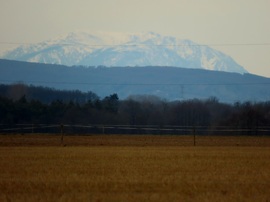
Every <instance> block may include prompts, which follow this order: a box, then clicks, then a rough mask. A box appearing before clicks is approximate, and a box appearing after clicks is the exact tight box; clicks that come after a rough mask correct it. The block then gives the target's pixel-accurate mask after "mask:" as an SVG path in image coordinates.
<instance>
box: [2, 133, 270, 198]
mask: <svg viewBox="0 0 270 202" xmlns="http://www.w3.org/2000/svg"><path fill="white" fill-rule="evenodd" d="M205 138H207V139H201V140H200V138H199V137H198V139H197V145H198V146H196V147H194V146H192V145H193V138H192V137H189V136H181V137H178V136H67V137H64V144H65V145H66V146H65V147H63V146H60V137H59V136H56V135H55V136H53V135H51V136H48V135H36V136H35V135H25V136H21V135H8V136H7V135H1V136H0V201H270V192H269V190H270V149H269V147H268V146H269V145H270V138H268V137H257V138H255V139H252V137H238V138H240V139H237V137H220V138H221V139H219V138H218V137H205ZM253 138H254V137H253ZM260 138H262V139H260ZM207 141H208V142H207ZM222 142H223V143H222ZM252 143H253V144H252ZM260 144H262V145H260Z"/></svg>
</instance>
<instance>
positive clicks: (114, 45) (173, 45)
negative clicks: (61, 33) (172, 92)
mask: <svg viewBox="0 0 270 202" xmlns="http://www.w3.org/2000/svg"><path fill="white" fill-rule="evenodd" d="M40 44H46V42H44V43H23V42H0V45H40ZM47 44H48V45H63V46H86V47H121V46H124V47H125V46H126V47H132V46H149V47H151V46H153V47H168V46H170V47H186V46H187V47H189V46H190V47H192V46H199V47H204V46H270V43H220V44H144V43H137V44H84V43H55V44H54V43H47Z"/></svg>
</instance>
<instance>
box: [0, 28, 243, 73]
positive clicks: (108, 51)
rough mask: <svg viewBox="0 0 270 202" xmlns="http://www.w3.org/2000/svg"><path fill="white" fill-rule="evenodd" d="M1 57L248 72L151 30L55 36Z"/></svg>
mask: <svg viewBox="0 0 270 202" xmlns="http://www.w3.org/2000/svg"><path fill="white" fill-rule="evenodd" d="M2 58H5V59H12V60H20V61H28V62H41V63H50V64H63V65H69V66H72V65H83V66H99V65H104V66H108V67H113V66H174V67H186V68H198V69H200V68H202V69H208V70H217V71H227V72H237V73H246V72H247V71H246V70H245V69H244V68H243V67H242V66H240V65H239V64H237V63H236V62H235V61H234V60H233V59H232V58H231V57H230V56H227V55H225V54H223V53H221V52H220V51H217V50H214V49H212V48H210V47H208V46H204V45H199V44H196V43H194V42H192V41H190V40H181V39H177V38H175V37H170V36H161V35H159V34H157V33H153V32H149V33H117V32H92V33H88V32H73V33H70V34H68V35H66V36H62V37H60V38H58V39H53V40H49V41H45V42H41V43H38V44H33V45H23V46H20V47H18V48H16V49H14V50H12V51H10V52H8V53H6V54H5V55H3V56H2Z"/></svg>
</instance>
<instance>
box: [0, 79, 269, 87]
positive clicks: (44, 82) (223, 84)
mask: <svg viewBox="0 0 270 202" xmlns="http://www.w3.org/2000/svg"><path fill="white" fill-rule="evenodd" d="M0 82H2V83H3V82H5V83H13V84H16V83H18V81H12V80H0ZM26 83H36V84H63V85H70V84H72V85H92V86H181V88H184V86H254V85H270V83H269V82H257V83H252V82H246V83H105V82H104V83H102V82H101V83H93V82H64V81H63V82H61V81H26ZM18 84H24V83H18Z"/></svg>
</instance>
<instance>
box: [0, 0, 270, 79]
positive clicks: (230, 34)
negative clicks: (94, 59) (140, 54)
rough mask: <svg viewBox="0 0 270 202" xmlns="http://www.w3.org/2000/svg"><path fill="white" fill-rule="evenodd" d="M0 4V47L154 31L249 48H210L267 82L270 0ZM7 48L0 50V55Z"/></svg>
mask: <svg viewBox="0 0 270 202" xmlns="http://www.w3.org/2000/svg"><path fill="white" fill-rule="evenodd" d="M0 2H1V3H0V27H1V32H0V42H14V43H34V42H40V41H43V40H48V39H52V38H57V37H58V36H60V35H63V34H67V33H69V32H72V31H77V30H90V31H91V30H92V31H117V32H148V31H154V32H157V33H160V34H163V35H171V36H175V37H178V38H182V39H190V40H193V41H195V42H197V43H200V44H209V45H212V44H253V45H232V46H231V45H228V46H227V45H226V46H212V47H213V48H215V49H217V50H220V51H223V52H224V53H226V54H228V55H230V56H232V57H233V58H234V59H235V60H236V61H237V62H238V63H239V64H240V65H242V66H244V67H245V68H246V69H247V70H248V71H249V72H251V73H254V74H259V75H263V76H267V77H270V38H269V37H270V0H136V1H135V0H72V1H71V0H46V1H45V0H0ZM254 44H255V45H254ZM256 44H257V45H256ZM259 44H264V45H259ZM267 44H268V45H267ZM8 48H11V45H8V44H0V52H3V50H6V49H8Z"/></svg>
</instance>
